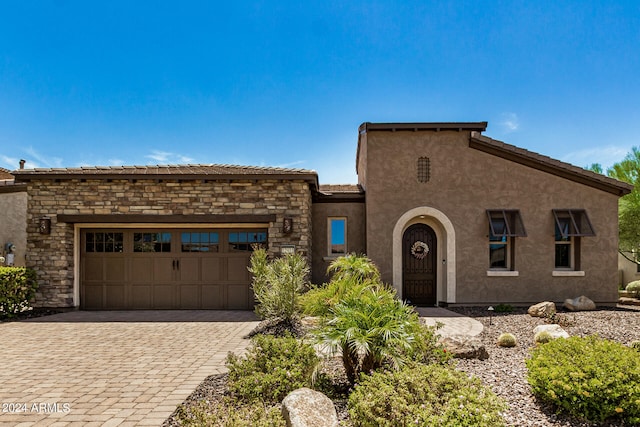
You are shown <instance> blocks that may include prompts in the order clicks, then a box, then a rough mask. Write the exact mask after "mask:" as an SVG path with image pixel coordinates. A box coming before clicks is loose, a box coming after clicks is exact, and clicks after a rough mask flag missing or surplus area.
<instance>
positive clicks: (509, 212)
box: [487, 209, 527, 271]
mask: <svg viewBox="0 0 640 427" xmlns="http://www.w3.org/2000/svg"><path fill="white" fill-rule="evenodd" d="M487 218H488V220H489V269H490V270H507V271H508V270H514V269H515V268H514V267H515V259H514V258H515V238H516V237H526V235H527V232H526V231H525V229H524V223H523V222H522V217H521V216H520V211H519V210H517V209H487Z"/></svg>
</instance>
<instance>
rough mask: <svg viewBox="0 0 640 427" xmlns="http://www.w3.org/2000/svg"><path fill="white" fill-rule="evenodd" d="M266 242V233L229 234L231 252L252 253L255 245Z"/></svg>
mask: <svg viewBox="0 0 640 427" xmlns="http://www.w3.org/2000/svg"><path fill="white" fill-rule="evenodd" d="M266 242H267V233H264V232H255V231H248V232H244V231H243V232H241V233H229V250H230V251H231V252H247V251H249V252H250V251H253V248H254V246H255V245H256V244H264V243H266Z"/></svg>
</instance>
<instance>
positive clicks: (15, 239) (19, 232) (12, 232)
mask: <svg viewBox="0 0 640 427" xmlns="http://www.w3.org/2000/svg"><path fill="white" fill-rule="evenodd" d="M0 212H2V217H1V218H0V254H1V255H3V256H5V257H6V251H5V245H6V244H7V243H8V242H11V243H13V244H14V245H15V246H16V252H15V258H14V265H15V266H17V267H24V266H25V253H26V249H27V230H26V227H27V192H26V191H11V192H0Z"/></svg>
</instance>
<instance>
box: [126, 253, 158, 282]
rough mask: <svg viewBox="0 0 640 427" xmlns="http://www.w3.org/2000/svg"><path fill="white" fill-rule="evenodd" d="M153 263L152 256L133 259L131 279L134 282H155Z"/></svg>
mask: <svg viewBox="0 0 640 427" xmlns="http://www.w3.org/2000/svg"><path fill="white" fill-rule="evenodd" d="M153 264H154V260H153V259H150V258H133V259H131V272H130V276H129V277H130V280H131V282H132V283H153Z"/></svg>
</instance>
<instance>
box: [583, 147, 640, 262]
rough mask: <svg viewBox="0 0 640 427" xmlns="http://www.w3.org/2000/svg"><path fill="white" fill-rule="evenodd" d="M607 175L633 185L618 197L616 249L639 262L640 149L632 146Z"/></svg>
mask: <svg viewBox="0 0 640 427" xmlns="http://www.w3.org/2000/svg"><path fill="white" fill-rule="evenodd" d="M592 166H593V165H592ZM607 175H609V176H610V177H611V178H615V179H617V180H620V181H624V182H627V183H629V184H632V185H633V186H634V188H633V191H632V192H631V193H629V194H627V195H626V196H624V197H622V198H620V204H619V208H618V227H619V243H618V245H619V246H618V249H619V251H620V253H621V254H622V256H624V257H625V258H627V259H628V260H629V261H633V262H635V263H636V264H640V260H639V259H638V256H637V254H639V253H640V149H638V147H633V148H632V149H631V152H630V153H629V154H627V156H626V157H625V158H624V159H623V160H622V161H621V162H619V163H616V164H614V165H613V166H612V167H611V168H610V169H608V170H607Z"/></svg>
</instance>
